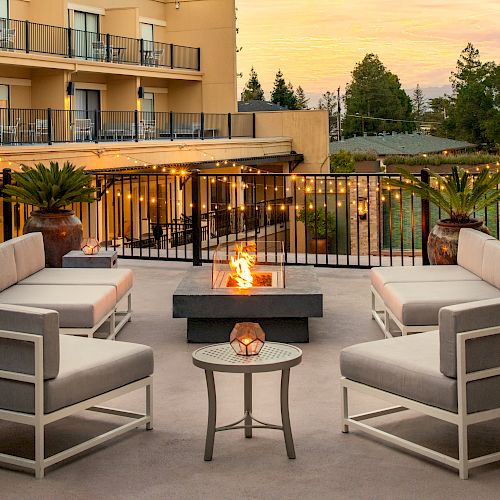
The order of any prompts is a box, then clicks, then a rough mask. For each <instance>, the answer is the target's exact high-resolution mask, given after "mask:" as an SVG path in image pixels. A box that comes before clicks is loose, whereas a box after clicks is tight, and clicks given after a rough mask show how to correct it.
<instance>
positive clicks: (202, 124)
mask: <svg viewBox="0 0 500 500" xmlns="http://www.w3.org/2000/svg"><path fill="white" fill-rule="evenodd" d="M200 139H201V140H203V139H205V113H204V112H203V111H202V112H201V113H200Z"/></svg>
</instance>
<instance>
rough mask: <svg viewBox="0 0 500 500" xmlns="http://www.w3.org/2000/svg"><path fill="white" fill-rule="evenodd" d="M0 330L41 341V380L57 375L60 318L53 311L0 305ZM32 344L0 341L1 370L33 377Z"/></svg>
mask: <svg viewBox="0 0 500 500" xmlns="http://www.w3.org/2000/svg"><path fill="white" fill-rule="evenodd" d="M0 330H9V331H13V332H20V333H32V334H33V335H41V336H42V337H43V377H44V379H45V380H47V379H51V378H55V377H57V374H58V373H59V316H58V314H57V312H56V311H51V310H49V309H38V308H35V307H24V306H16V305H9V304H0ZM33 352H34V344H33V343H30V342H19V341H17V340H11V339H0V370H7V371H15V372H19V373H28V374H31V375H33V374H34V373H35V357H34V354H33Z"/></svg>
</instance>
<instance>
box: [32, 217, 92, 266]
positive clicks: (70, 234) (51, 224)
mask: <svg viewBox="0 0 500 500" xmlns="http://www.w3.org/2000/svg"><path fill="white" fill-rule="evenodd" d="M37 232H40V233H42V234H43V246H44V248H45V266H46V267H61V266H62V258H63V255H65V254H67V253H68V252H70V251H71V250H79V249H80V245H81V243H82V238H83V231H82V223H81V222H80V219H79V218H78V217H76V216H75V212H73V211H72V210H62V211H61V212H59V213H53V214H46V213H42V212H39V211H34V212H31V215H30V217H29V218H28V220H27V221H26V223H25V224H24V229H23V233H24V234H26V233H37Z"/></svg>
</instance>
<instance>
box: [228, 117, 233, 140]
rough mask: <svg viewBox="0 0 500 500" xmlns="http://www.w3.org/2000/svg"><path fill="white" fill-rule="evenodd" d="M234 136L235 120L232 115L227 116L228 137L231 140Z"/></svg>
mask: <svg viewBox="0 0 500 500" xmlns="http://www.w3.org/2000/svg"><path fill="white" fill-rule="evenodd" d="M232 136H233V119H232V115H231V113H228V114H227V137H228V139H231V138H232Z"/></svg>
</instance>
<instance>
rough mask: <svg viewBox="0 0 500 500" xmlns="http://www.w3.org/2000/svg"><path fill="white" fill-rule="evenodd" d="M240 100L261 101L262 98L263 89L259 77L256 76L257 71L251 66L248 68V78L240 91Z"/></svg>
mask: <svg viewBox="0 0 500 500" xmlns="http://www.w3.org/2000/svg"><path fill="white" fill-rule="evenodd" d="M241 100H242V101H263V100H264V90H262V87H261V85H260V82H259V77H258V76H257V72H256V71H255V69H254V68H253V66H252V69H251V70H250V78H249V79H248V82H247V83H246V85H245V88H244V89H243V92H242V93H241Z"/></svg>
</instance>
